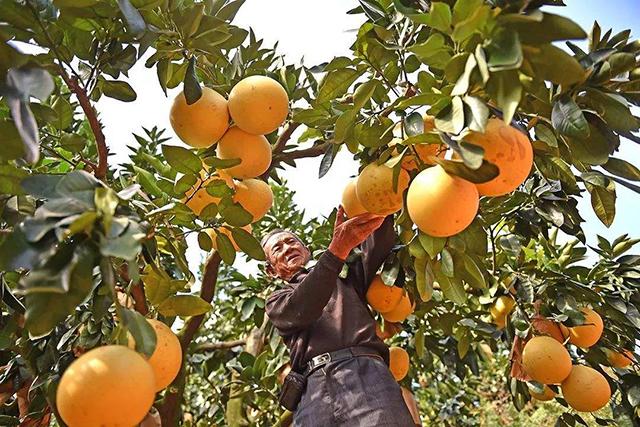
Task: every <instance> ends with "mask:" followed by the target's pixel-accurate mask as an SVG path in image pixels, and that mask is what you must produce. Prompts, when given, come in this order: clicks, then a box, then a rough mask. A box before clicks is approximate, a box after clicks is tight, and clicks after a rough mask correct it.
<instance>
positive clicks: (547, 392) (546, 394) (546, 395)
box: [529, 384, 556, 402]
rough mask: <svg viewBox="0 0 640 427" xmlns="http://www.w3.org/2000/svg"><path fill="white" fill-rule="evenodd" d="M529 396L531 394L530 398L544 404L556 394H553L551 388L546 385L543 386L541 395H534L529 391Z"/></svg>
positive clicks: (534, 393) (533, 392)
mask: <svg viewBox="0 0 640 427" xmlns="http://www.w3.org/2000/svg"><path fill="white" fill-rule="evenodd" d="M529 394H531V397H533V398H534V399H536V400H539V401H541V402H546V401H548V400H551V399H553V398H554V397H556V394H555V393H554V392H553V390H551V387H549V386H548V385H546V384H545V385H544V389H543V390H542V393H536V392H535V391H533V390H529Z"/></svg>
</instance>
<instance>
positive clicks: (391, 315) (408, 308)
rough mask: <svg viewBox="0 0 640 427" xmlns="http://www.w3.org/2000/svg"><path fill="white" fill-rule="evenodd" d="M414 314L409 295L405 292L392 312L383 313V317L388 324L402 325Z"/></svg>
mask: <svg viewBox="0 0 640 427" xmlns="http://www.w3.org/2000/svg"><path fill="white" fill-rule="evenodd" d="M411 313H413V306H412V305H411V299H410V298H409V294H408V293H406V292H403V295H402V298H401V299H400V302H399V303H398V304H397V305H396V306H395V308H393V309H392V310H389V311H387V312H386V313H382V317H383V318H384V320H386V321H387V322H391V323H400V322H404V321H405V319H406V318H407V317H409V315H410V314H411Z"/></svg>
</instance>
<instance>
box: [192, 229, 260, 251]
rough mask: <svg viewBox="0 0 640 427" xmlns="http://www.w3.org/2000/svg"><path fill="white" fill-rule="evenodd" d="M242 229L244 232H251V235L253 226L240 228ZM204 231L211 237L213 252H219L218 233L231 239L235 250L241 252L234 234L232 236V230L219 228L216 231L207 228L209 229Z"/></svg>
mask: <svg viewBox="0 0 640 427" xmlns="http://www.w3.org/2000/svg"><path fill="white" fill-rule="evenodd" d="M240 228H242V229H243V230H244V231H247V232H249V233H251V230H252V227H251V224H247V225H245V226H243V227H240ZM204 231H205V232H206V233H207V234H208V235H209V237H210V238H211V247H212V249H213V250H217V249H218V246H217V244H216V236H217V235H218V233H222V234H224V235H225V236H227V237H228V238H229V240H231V244H232V245H233V248H234V249H235V250H236V251H239V250H240V247H239V246H238V244H237V243H236V241H235V240H233V234H232V232H231V229H229V228H227V227H218V229H217V230H216V229H215V228H207V229H206V230H204Z"/></svg>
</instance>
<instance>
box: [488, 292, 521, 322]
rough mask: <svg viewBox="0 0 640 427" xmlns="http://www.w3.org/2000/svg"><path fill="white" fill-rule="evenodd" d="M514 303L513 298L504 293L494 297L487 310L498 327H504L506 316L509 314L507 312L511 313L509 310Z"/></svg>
mask: <svg viewBox="0 0 640 427" xmlns="http://www.w3.org/2000/svg"><path fill="white" fill-rule="evenodd" d="M515 305H516V302H515V300H514V299H513V298H511V297H508V296H506V295H502V296H500V297H498V299H496V301H495V303H494V304H493V306H492V307H491V309H490V310H489V311H490V313H491V317H492V318H493V321H494V323H495V324H496V325H498V328H500V329H502V328H504V327H505V324H506V320H507V316H509V313H511V310H513V307H515Z"/></svg>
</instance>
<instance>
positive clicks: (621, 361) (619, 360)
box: [605, 349, 635, 369]
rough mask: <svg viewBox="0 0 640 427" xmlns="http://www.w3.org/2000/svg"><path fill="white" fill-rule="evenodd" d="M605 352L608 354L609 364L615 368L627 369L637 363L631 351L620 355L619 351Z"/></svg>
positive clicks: (607, 350)
mask: <svg viewBox="0 0 640 427" xmlns="http://www.w3.org/2000/svg"><path fill="white" fill-rule="evenodd" d="M605 352H606V354H607V360H608V361H609V364H610V365H611V366H613V367H614V368H618V369H622V368H626V367H627V366H629V365H631V364H632V363H633V362H634V361H635V357H634V355H633V353H632V352H631V351H629V350H624V351H623V352H622V353H618V352H617V351H613V350H609V349H605Z"/></svg>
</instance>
